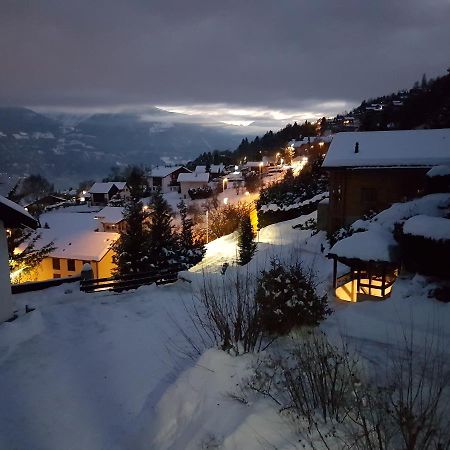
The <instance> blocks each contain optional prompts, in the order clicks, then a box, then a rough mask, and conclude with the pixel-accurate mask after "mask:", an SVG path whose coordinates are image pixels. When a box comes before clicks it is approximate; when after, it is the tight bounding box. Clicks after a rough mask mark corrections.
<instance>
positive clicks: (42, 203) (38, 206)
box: [25, 195, 67, 215]
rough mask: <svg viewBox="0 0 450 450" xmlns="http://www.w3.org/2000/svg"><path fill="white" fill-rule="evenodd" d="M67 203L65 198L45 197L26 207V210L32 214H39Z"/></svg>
mask: <svg viewBox="0 0 450 450" xmlns="http://www.w3.org/2000/svg"><path fill="white" fill-rule="evenodd" d="M66 201H67V199H66V198H64V197H59V196H57V195H45V196H43V197H39V198H38V199H36V200H34V201H33V202H31V203H28V204H27V205H25V209H26V210H27V211H28V212H29V213H31V214H34V215H35V214H39V213H41V212H42V211H45V210H46V209H47V208H48V207H52V206H53V207H56V206H57V205H60V204H62V203H65V202H66Z"/></svg>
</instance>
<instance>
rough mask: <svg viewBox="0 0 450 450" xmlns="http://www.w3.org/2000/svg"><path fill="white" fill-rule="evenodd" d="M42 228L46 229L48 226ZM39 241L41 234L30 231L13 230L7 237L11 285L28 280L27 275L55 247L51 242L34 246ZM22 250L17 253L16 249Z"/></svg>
mask: <svg viewBox="0 0 450 450" xmlns="http://www.w3.org/2000/svg"><path fill="white" fill-rule="evenodd" d="M44 228H48V225H47V226H46V227H44ZM39 239H41V233H35V232H34V231H33V230H30V229H22V228H13V229H12V230H11V232H10V234H9V235H8V253H9V269H10V272H11V273H12V274H14V275H15V276H14V278H13V279H12V282H13V283H20V282H22V281H23V280H27V279H28V275H30V274H32V273H33V271H34V270H35V269H36V268H37V267H38V266H39V264H40V263H41V261H42V260H43V259H44V258H46V257H47V256H48V255H49V254H50V253H51V252H52V251H53V250H55V246H54V243H53V241H52V242H49V243H48V244H46V245H43V246H36V243H37V242H38V241H39ZM22 247H23V250H22V251H20V252H17V251H16V249H17V248H22Z"/></svg>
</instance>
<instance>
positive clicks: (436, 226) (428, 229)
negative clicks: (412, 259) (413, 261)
mask: <svg viewBox="0 0 450 450" xmlns="http://www.w3.org/2000/svg"><path fill="white" fill-rule="evenodd" d="M403 232H404V233H405V234H411V235H413V236H423V237H425V238H428V239H433V240H435V241H439V240H450V219H446V218H444V217H431V216H426V215H418V216H414V217H411V218H410V219H408V220H407V221H406V222H405V223H404V225H403Z"/></svg>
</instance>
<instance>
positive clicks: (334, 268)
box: [333, 256, 337, 289]
mask: <svg viewBox="0 0 450 450" xmlns="http://www.w3.org/2000/svg"><path fill="white" fill-rule="evenodd" d="M336 277H337V257H336V256H333V289H336V286H337V280H336Z"/></svg>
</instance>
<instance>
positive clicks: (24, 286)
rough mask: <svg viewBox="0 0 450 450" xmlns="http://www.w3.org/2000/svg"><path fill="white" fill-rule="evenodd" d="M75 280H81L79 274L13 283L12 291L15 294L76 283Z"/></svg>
mask: <svg viewBox="0 0 450 450" xmlns="http://www.w3.org/2000/svg"><path fill="white" fill-rule="evenodd" d="M75 281H80V276H79V275H77V276H76V277H65V278H53V279H51V280H44V281H28V282H26V283H19V284H12V285H11V292H12V293H13V294H21V293H22V292H30V291H40V290H41V289H47V288H50V287H54V286H60V285H61V284H65V283H74V282H75Z"/></svg>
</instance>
